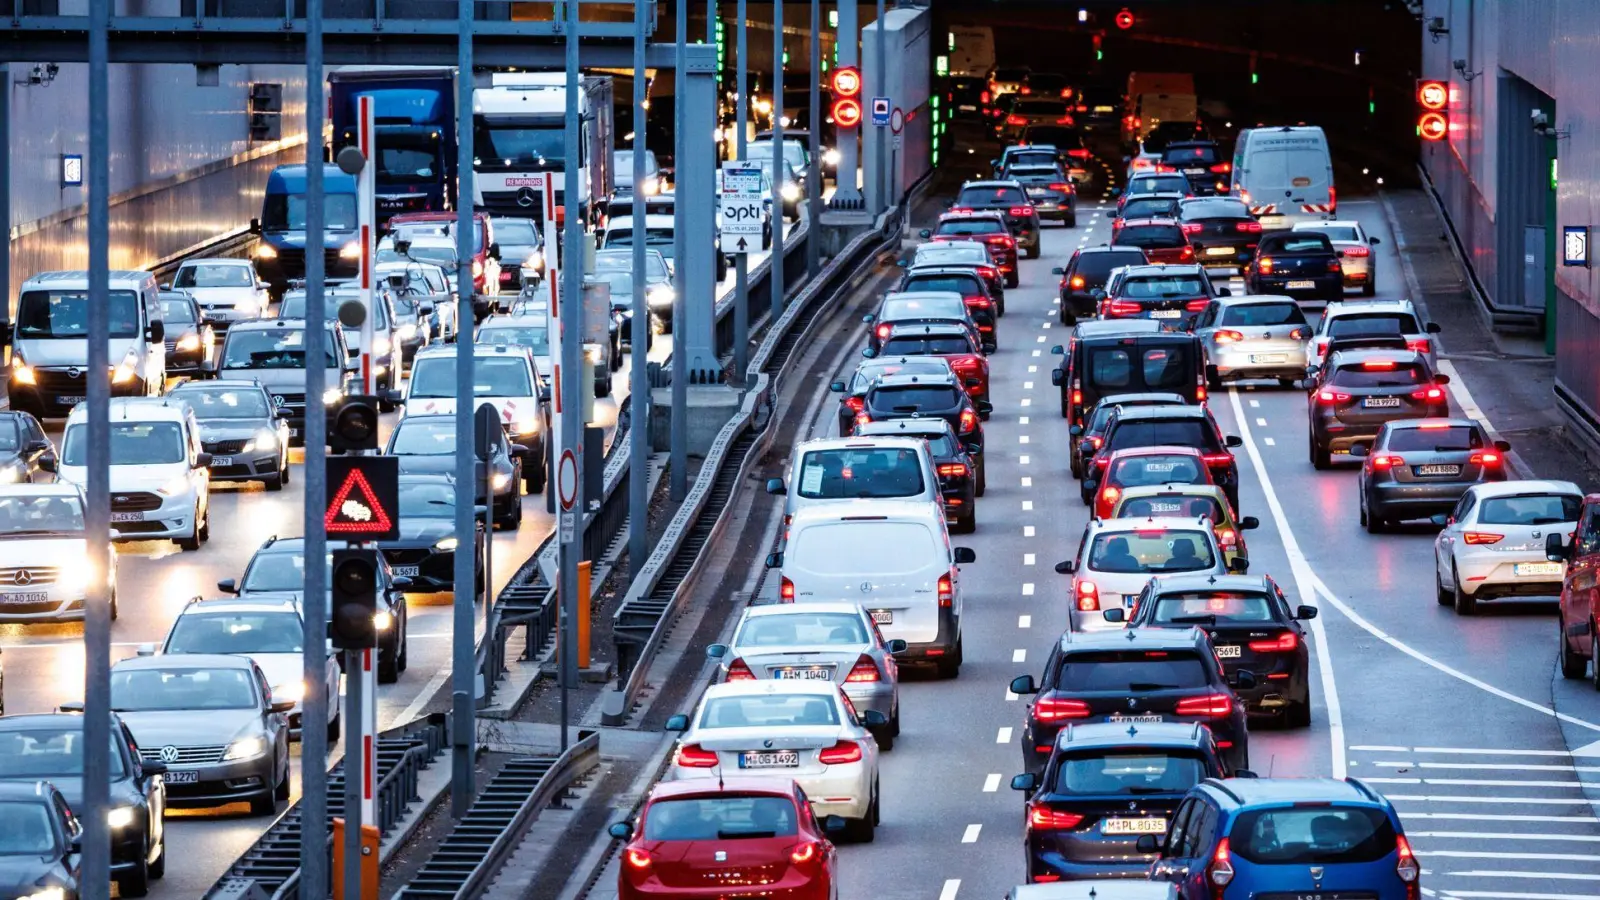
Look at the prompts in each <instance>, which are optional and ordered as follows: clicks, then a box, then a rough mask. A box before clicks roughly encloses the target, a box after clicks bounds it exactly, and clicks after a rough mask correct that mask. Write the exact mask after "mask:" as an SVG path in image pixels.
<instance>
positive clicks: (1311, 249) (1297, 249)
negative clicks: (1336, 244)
mask: <svg viewBox="0 0 1600 900" xmlns="http://www.w3.org/2000/svg"><path fill="white" fill-rule="evenodd" d="M1261 252H1262V253H1299V254H1319V253H1320V254H1324V255H1327V256H1332V255H1333V245H1332V244H1330V243H1328V239H1327V238H1326V237H1323V236H1322V235H1320V234H1311V233H1308V232H1298V233H1296V234H1292V235H1286V236H1284V237H1278V238H1272V239H1270V240H1265V241H1262V242H1261Z"/></svg>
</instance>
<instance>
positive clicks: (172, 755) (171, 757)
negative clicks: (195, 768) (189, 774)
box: [161, 744, 178, 763]
mask: <svg viewBox="0 0 1600 900" xmlns="http://www.w3.org/2000/svg"><path fill="white" fill-rule="evenodd" d="M161 761H162V762H168V763H175V762H177V761H178V748H177V747H174V746H172V745H171V744H168V745H166V746H165V747H162V748H161Z"/></svg>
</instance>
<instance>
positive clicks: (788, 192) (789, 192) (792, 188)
mask: <svg viewBox="0 0 1600 900" xmlns="http://www.w3.org/2000/svg"><path fill="white" fill-rule="evenodd" d="M778 193H780V194H782V195H783V199H785V200H788V201H789V202H791V203H792V202H794V201H796V200H799V199H800V186H799V185H797V184H795V183H794V182H792V181H791V182H789V183H788V184H786V185H784V186H783V187H782V188H779V190H778Z"/></svg>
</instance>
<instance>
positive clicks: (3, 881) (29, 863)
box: [0, 791, 65, 896]
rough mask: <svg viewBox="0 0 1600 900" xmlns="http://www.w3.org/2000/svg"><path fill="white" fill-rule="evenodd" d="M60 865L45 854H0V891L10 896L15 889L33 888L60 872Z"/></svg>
mask: <svg viewBox="0 0 1600 900" xmlns="http://www.w3.org/2000/svg"><path fill="white" fill-rule="evenodd" d="M62 793H65V791H63V792H62ZM60 865H61V864H60V863H59V862H57V861H56V860H53V859H50V858H48V857H44V856H0V891H5V892H6V896H10V895H11V893H12V892H13V891H15V890H18V889H21V888H25V887H26V888H31V887H33V886H35V885H37V884H38V883H39V882H40V881H41V880H44V879H45V878H46V876H48V875H50V874H51V873H54V872H59V871H60Z"/></svg>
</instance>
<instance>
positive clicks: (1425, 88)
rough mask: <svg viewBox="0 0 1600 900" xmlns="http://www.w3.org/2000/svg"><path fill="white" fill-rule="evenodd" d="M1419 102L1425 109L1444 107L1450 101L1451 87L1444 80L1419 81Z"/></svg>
mask: <svg viewBox="0 0 1600 900" xmlns="http://www.w3.org/2000/svg"><path fill="white" fill-rule="evenodd" d="M1417 102H1418V103H1420V104H1422V108H1423V109H1444V108H1445V106H1446V105H1447V104H1448V103H1449V102H1450V87H1449V86H1448V85H1446V84H1445V83H1444V82H1442V81H1419V82H1417Z"/></svg>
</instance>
